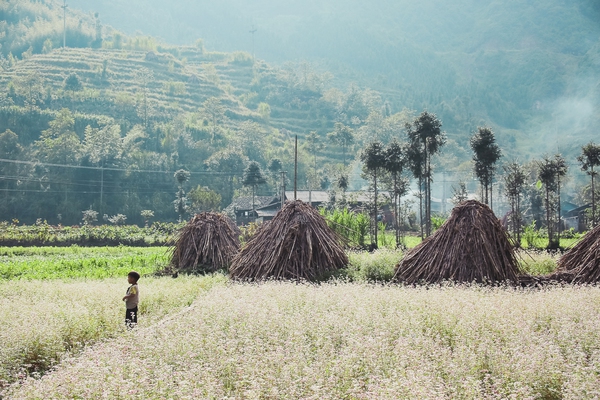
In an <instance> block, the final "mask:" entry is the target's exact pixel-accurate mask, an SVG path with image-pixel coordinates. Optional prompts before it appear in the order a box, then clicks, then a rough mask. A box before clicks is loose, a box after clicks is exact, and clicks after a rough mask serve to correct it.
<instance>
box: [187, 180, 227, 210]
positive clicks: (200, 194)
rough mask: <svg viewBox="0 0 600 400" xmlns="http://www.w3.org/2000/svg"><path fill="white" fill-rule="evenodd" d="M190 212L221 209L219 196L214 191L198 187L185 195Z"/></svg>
mask: <svg viewBox="0 0 600 400" xmlns="http://www.w3.org/2000/svg"><path fill="white" fill-rule="evenodd" d="M187 197H188V199H189V200H190V202H191V209H192V212H195V213H198V212H201V211H218V210H219V209H220V208H221V200H222V199H221V195H220V194H219V193H217V192H215V191H214V190H210V189H209V188H207V187H202V186H200V185H198V186H197V187H196V188H195V189H192V190H190V191H189V193H188V194H187Z"/></svg>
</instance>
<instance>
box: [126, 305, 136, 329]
mask: <svg viewBox="0 0 600 400" xmlns="http://www.w3.org/2000/svg"><path fill="white" fill-rule="evenodd" d="M137 315H138V308H137V307H135V308H128V309H127V310H125V325H126V326H127V327H128V328H133V327H134V326H136V325H137Z"/></svg>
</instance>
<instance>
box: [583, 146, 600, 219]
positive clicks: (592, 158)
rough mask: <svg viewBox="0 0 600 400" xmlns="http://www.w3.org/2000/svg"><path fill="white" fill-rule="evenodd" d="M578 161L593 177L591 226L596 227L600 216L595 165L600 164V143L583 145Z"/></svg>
mask: <svg viewBox="0 0 600 400" xmlns="http://www.w3.org/2000/svg"><path fill="white" fill-rule="evenodd" d="M577 161H579V163H580V164H581V169H582V170H583V171H585V173H586V174H588V175H589V176H590V177H591V179H592V221H591V226H592V227H594V226H596V224H597V223H598V218H597V216H596V188H595V187H594V178H595V177H596V176H597V175H598V171H594V167H598V166H600V145H597V144H594V143H593V142H590V143H588V144H586V145H585V146H583V147H582V148H581V155H580V156H578V157H577Z"/></svg>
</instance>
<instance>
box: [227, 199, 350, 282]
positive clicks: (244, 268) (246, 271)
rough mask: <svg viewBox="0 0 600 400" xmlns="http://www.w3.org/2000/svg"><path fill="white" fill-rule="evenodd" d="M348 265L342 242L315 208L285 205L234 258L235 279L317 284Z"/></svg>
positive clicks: (230, 272) (291, 202)
mask: <svg viewBox="0 0 600 400" xmlns="http://www.w3.org/2000/svg"><path fill="white" fill-rule="evenodd" d="M347 264H348V257H347V256H346V253H344V249H343V248H342V246H341V245H340V239H339V237H338V236H337V235H336V233H335V232H333V231H332V230H331V229H330V228H329V227H328V226H327V223H326V222H325V219H324V218H323V217H322V216H321V215H320V214H319V213H318V212H317V210H315V209H314V208H313V207H311V206H309V205H308V204H306V203H303V202H302V201H300V200H297V201H290V202H288V203H286V204H285V206H284V207H283V209H281V210H280V211H279V212H278V213H277V215H276V216H275V218H273V220H271V221H270V222H268V223H265V224H263V225H262V226H261V227H260V228H259V230H258V232H257V233H256V235H255V236H254V238H252V239H251V240H250V241H249V242H248V244H247V245H246V246H245V247H244V248H243V249H242V250H241V251H240V253H239V254H238V255H237V256H236V257H235V258H234V260H233V262H232V263H231V267H230V269H229V274H230V275H231V277H232V278H234V279H240V280H264V279H292V280H296V279H303V280H308V281H316V280H319V279H320V278H323V277H325V276H327V275H328V274H330V273H332V272H333V271H336V270H338V269H340V268H344V267H345V266H346V265H347Z"/></svg>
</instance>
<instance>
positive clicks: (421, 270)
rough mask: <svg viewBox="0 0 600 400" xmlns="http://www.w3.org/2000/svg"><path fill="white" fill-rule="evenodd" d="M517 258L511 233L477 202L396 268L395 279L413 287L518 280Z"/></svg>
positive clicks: (456, 211) (470, 202) (459, 210)
mask: <svg viewBox="0 0 600 400" xmlns="http://www.w3.org/2000/svg"><path fill="white" fill-rule="evenodd" d="M518 273H519V270H518V264H517V259H516V257H515V253H514V250H513V248H512V246H511V244H510V242H509V238H508V234H507V233H506V231H505V230H504V228H503V227H502V225H501V224H500V221H499V220H498V219H497V218H496V216H495V215H494V213H493V211H492V210H491V209H490V208H489V207H488V206H486V205H485V204H482V203H480V202H478V201H475V200H467V201H465V202H462V203H461V204H459V205H458V206H456V207H455V208H454V209H453V210H452V214H451V215H450V218H448V220H447V221H446V222H445V223H444V224H443V225H442V226H441V227H440V228H439V229H438V230H437V231H436V232H435V233H434V234H433V235H432V236H430V237H429V238H428V239H426V240H424V241H423V242H422V243H421V244H420V245H418V246H417V247H415V248H414V249H412V250H411V251H409V252H408V253H407V254H406V256H405V257H404V259H403V260H402V261H401V262H400V264H399V265H397V266H396V274H395V275H394V280H396V281H399V282H405V283H409V284H413V283H418V282H424V283H439V282H441V281H444V280H450V281H455V282H481V283H483V282H486V283H488V282H489V283H491V282H501V281H507V280H508V281H517V275H518Z"/></svg>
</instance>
